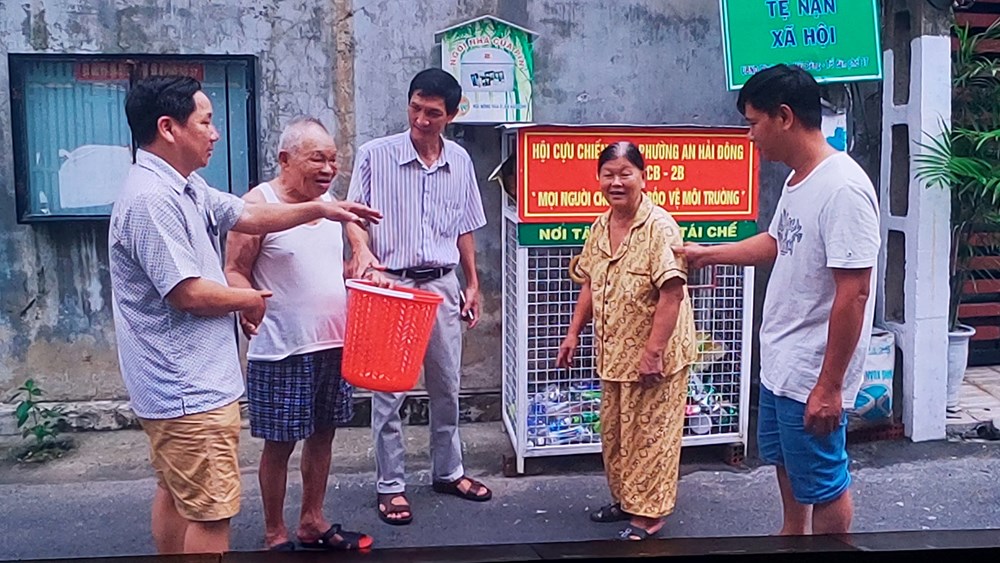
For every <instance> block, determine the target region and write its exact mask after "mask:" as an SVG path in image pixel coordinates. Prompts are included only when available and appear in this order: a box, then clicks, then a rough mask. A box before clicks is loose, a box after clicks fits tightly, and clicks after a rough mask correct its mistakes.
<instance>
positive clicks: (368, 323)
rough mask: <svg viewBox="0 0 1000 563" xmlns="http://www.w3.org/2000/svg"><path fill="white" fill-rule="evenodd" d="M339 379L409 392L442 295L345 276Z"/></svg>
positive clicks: (418, 368)
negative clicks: (345, 288) (342, 337)
mask: <svg viewBox="0 0 1000 563" xmlns="http://www.w3.org/2000/svg"><path fill="white" fill-rule="evenodd" d="M346 284H347V334H346V336H345V338H344V356H343V365H342V367H341V371H342V375H343V377H344V379H345V380H346V381H347V382H348V383H350V384H351V385H354V386H355V387H362V388H364V389H371V390H372V391H387V392H399V391H409V390H410V389H413V386H414V385H416V384H417V377H419V375H420V368H421V366H422V365H423V363H424V353H425V352H427V342H428V341H429V340H430V338H431V329H433V328H434V319H435V318H436V316H437V308H438V305H440V304H441V302H442V301H444V298H443V297H441V296H440V295H438V294H436V293H431V292H430V291H423V290H420V289H412V288H408V287H393V288H381V287H377V286H375V285H374V284H372V283H369V282H367V281H361V280H347V282H346Z"/></svg>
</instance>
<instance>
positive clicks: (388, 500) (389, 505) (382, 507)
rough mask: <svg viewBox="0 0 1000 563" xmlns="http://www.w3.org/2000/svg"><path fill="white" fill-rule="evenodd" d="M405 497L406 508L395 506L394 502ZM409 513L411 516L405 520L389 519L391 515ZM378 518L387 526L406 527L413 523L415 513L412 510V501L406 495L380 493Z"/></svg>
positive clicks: (404, 518)
mask: <svg viewBox="0 0 1000 563" xmlns="http://www.w3.org/2000/svg"><path fill="white" fill-rule="evenodd" d="M399 497H403V500H405V501H406V506H403V505H399V504H393V502H392V501H394V500H396V499H397V498H399ZM404 512H408V513H409V514H410V515H409V516H406V517H403V518H389V515H390V514H402V513H404ZM378 517H379V519H381V520H382V521H383V522H385V523H386V524H391V525H393V526H405V525H406V524H409V523H410V522H412V521H413V512H412V511H411V510H410V499H408V498H406V493H379V494H378Z"/></svg>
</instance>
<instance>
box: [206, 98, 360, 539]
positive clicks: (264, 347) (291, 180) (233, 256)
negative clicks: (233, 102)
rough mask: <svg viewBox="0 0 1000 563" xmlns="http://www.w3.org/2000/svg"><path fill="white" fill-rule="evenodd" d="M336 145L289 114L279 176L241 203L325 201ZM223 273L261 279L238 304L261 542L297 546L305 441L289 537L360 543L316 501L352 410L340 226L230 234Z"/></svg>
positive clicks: (314, 124)
mask: <svg viewBox="0 0 1000 563" xmlns="http://www.w3.org/2000/svg"><path fill="white" fill-rule="evenodd" d="M336 161H337V148H336V146H335V145H334V142H333V138H332V137H331V136H330V134H329V133H328V132H327V129H326V128H325V127H324V126H323V124H322V123H320V122H319V121H318V120H317V119H315V118H310V117H302V118H297V119H294V120H292V122H291V123H289V124H288V126H287V127H286V128H285V130H284V131H283V132H282V134H281V138H280V140H279V142H278V163H279V164H280V166H281V172H280V173H279V175H278V177H277V178H275V179H273V180H271V181H270V182H265V183H263V184H261V185H259V186H257V187H256V188H254V189H253V190H251V191H250V192H249V193H248V194H246V195H245V196H244V199H246V200H247V201H248V202H257V203H282V202H285V203H298V202H306V201H331V197H330V195H329V194H328V193H327V191H328V190H329V189H330V182H332V181H333V178H334V176H335V175H336V174H337V164H336ZM226 279H227V280H228V282H229V284H230V285H231V286H233V287H254V288H267V289H268V290H270V291H271V292H272V293H273V296H272V297H271V298H270V299H269V300H268V302H267V311H266V313H265V311H264V308H263V307H259V308H256V309H252V310H247V311H243V312H242V313H241V314H240V326H241V327H242V329H243V332H244V334H245V335H246V336H247V338H249V339H250V344H249V349H248V352H247V360H248V362H247V395H248V399H249V402H250V433H251V435H253V436H254V437H255V438H263V439H264V451H263V453H262V454H261V458H260V473H259V479H260V490H261V497H262V499H263V504H264V527H265V531H264V544H265V546H266V547H267V548H268V549H270V550H275V551H294V550H295V547H296V546H295V543H294V542H292V541H289V539H288V530H287V529H286V527H285V521H284V506H285V489H286V486H287V476H288V459H289V457H290V456H291V454H292V451H293V450H294V449H295V444H296V443H297V442H298V441H300V440H304V441H305V443H304V445H303V447H302V461H301V465H302V510H301V516H300V518H299V526H298V531H297V533H296V536H297V538H298V542H299V546H301V547H303V548H306V549H330V550H345V549H365V548H368V547H370V546H371V544H372V539H371V538H370V537H369V536H367V535H365V534H360V533H358V532H349V531H346V530H344V529H342V528H341V526H340V525H339V524H332V525H331V524H330V523H329V522H328V521H327V520H326V518H325V517H324V516H323V500H324V497H325V496H326V483H327V478H328V476H329V473H330V458H331V455H332V446H333V436H334V431H335V430H336V428H337V426H341V425H344V424H346V423H347V422H349V421H350V420H351V418H352V416H353V405H352V388H351V386H350V385H348V384H347V383H346V382H345V381H344V380H343V379H341V376H340V363H341V351H342V349H343V346H344V329H345V325H346V321H347V289H346V287H345V286H344V244H343V231H342V229H341V226H340V224H339V223H336V222H333V221H327V220H322V219H321V220H318V221H313V222H311V223H307V224H304V225H300V226H298V227H295V228H293V229H288V230H286V231H280V232H275V233H270V234H267V235H263V236H252V235H245V234H238V233H234V234H230V235H229V239H228V241H227V253H226Z"/></svg>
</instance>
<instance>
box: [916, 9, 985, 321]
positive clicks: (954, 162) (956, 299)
mask: <svg viewBox="0 0 1000 563" xmlns="http://www.w3.org/2000/svg"><path fill="white" fill-rule="evenodd" d="M954 31H955V37H956V39H957V43H958V47H957V49H956V50H955V52H954V53H953V56H952V121H951V126H947V124H945V125H944V126H943V127H942V129H943V133H942V134H941V135H940V136H935V137H932V138H931V139H930V141H929V142H927V143H918V144H920V146H922V147H924V148H925V149H926V153H924V154H921V155H918V156H916V157H915V158H914V160H915V161H916V163H917V166H916V169H915V171H916V174H917V177H918V178H921V179H922V180H924V181H925V183H926V184H927V186H928V187H941V188H945V189H949V190H950V192H951V254H950V257H949V272H950V284H949V285H950V290H951V296H950V301H949V314H948V328H949V330H952V331H954V330H956V329H957V328H958V326H959V319H958V311H959V307H960V305H961V304H962V300H963V288H964V287H965V285H966V282H967V281H969V280H970V279H975V278H976V277H977V276H978V277H982V276H983V275H988V272H982V273H977V275H976V276H974V275H973V274H974V269H973V268H971V266H972V264H973V262H972V259H973V258H974V257H976V256H977V255H979V254H982V253H983V251H984V250H985V251H987V252H991V251H992V250H993V249H995V245H993V249H991V248H990V245H983V244H981V243H978V242H977V241H976V240H975V237H976V236H977V233H981V232H989V231H997V230H1000V206H998V203H1000V59H998V58H996V57H992V56H988V55H985V54H983V53H981V51H982V49H981V47H982V45H983V42H984V41H990V40H997V39H1000V21H997V22H994V23H993V25H991V26H990V27H989V28H987V29H985V30H984V31H981V32H978V33H972V32H971V31H970V29H969V27H968V26H965V27H961V26H955V28H954Z"/></svg>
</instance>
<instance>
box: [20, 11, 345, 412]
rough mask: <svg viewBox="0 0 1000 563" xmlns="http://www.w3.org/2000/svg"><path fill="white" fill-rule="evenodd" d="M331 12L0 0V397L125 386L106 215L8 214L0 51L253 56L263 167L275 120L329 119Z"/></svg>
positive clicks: (115, 392) (84, 393)
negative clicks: (28, 220) (40, 217)
mask: <svg viewBox="0 0 1000 563" xmlns="http://www.w3.org/2000/svg"><path fill="white" fill-rule="evenodd" d="M331 13H332V8H331V3H330V2H329V1H327V0H299V1H293V2H292V1H290V2H285V1H281V2H279V1H278V0H263V1H260V0H224V1H223V0H187V1H186V0H170V1H167V0H157V1H141V0H80V1H73V2H67V1H65V0H31V1H30V2H28V1H26V2H0V209H2V210H3V211H2V213H0V397H2V398H4V399H5V398H7V395H8V393H7V391H8V390H9V389H12V388H14V387H16V386H18V385H19V384H20V383H21V382H23V381H24V380H25V379H26V378H28V377H35V378H37V379H38V380H39V381H40V382H41V385H42V386H43V388H44V389H45V390H46V391H48V393H49V397H50V398H52V399H62V400H86V399H94V398H105V399H106V398H123V397H124V395H125V393H124V388H123V385H122V383H121V377H120V376H119V375H118V367H117V355H116V351H115V347H114V329H113V324H112V316H111V293H110V285H109V278H108V268H107V264H108V258H107V222H106V221H92V222H74V223H62V224H47V225H18V224H17V223H16V217H15V212H14V209H15V206H14V186H13V180H12V178H13V172H14V163H13V160H12V156H11V137H10V136H11V129H10V118H11V116H10V99H9V74H8V71H9V69H8V66H7V54H8V53H67V52H70V53H88V54H96V53H181V54H225V53H231V54H251V55H256V56H257V58H258V78H259V80H258V111H259V133H260V135H259V154H260V159H261V163H262V167H263V168H264V169H265V170H264V172H265V173H269V171H270V170H271V169H272V166H271V165H270V163H272V162H273V161H274V157H273V155H274V146H275V145H276V144H277V133H278V132H277V128H278V127H280V125H279V124H280V123H283V122H284V121H286V120H287V119H289V118H290V117H292V116H293V115H295V114H298V113H302V112H310V113H313V114H315V115H318V116H319V117H320V118H322V119H323V120H324V121H325V122H327V123H329V124H331V125H332V124H333V123H334V121H335V120H334V113H333V109H332V108H333V102H332V100H333V92H332V82H331V80H332V76H333V72H332V68H333V60H332V54H333V47H332V45H333V41H332V29H333V25H332V16H331ZM265 177H266V176H265Z"/></svg>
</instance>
